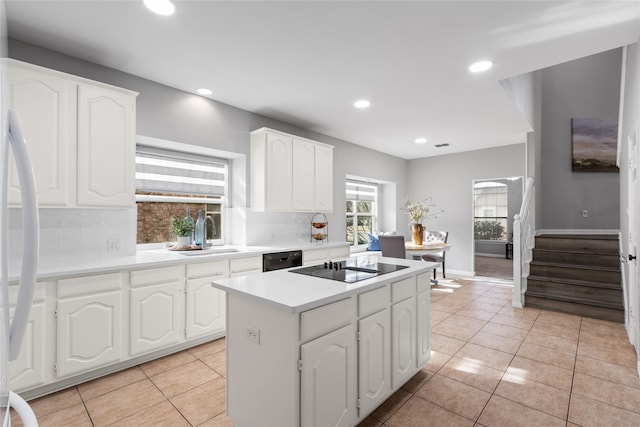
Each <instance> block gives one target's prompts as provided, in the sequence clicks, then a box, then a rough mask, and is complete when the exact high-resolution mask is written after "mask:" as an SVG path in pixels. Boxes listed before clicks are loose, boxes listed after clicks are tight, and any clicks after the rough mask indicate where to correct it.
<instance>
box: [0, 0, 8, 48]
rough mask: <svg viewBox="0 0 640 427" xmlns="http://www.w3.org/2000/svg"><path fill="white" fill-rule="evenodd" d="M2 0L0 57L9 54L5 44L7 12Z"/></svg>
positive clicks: (0, 3) (0, 9)
mask: <svg viewBox="0 0 640 427" xmlns="http://www.w3.org/2000/svg"><path fill="white" fill-rule="evenodd" d="M4 3H5V2H4V0H0V58H6V57H7V56H9V51H8V49H9V48H8V45H7V12H6V10H5V4H4Z"/></svg>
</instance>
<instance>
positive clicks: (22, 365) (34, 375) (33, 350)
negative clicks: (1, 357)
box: [9, 302, 47, 392]
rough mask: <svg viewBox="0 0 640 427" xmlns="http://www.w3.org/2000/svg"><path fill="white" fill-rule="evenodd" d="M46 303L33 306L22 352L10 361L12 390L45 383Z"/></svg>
mask: <svg viewBox="0 0 640 427" xmlns="http://www.w3.org/2000/svg"><path fill="white" fill-rule="evenodd" d="M44 313H45V309H44V303H43V302H41V303H37V304H33V305H32V306H31V310H30V312H29V322H28V323H27V329H26V330H25V334H24V338H23V339H22V346H21V348H20V353H18V357H17V358H16V360H12V361H11V362H9V374H10V378H11V390H12V391H16V392H18V391H20V390H24V389H27V388H31V387H35V386H38V385H41V384H44V357H45V354H46V353H47V352H46V351H45V342H44V329H45V324H46V323H45V314H44Z"/></svg>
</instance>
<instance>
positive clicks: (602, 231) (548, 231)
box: [536, 228, 620, 236]
mask: <svg viewBox="0 0 640 427" xmlns="http://www.w3.org/2000/svg"><path fill="white" fill-rule="evenodd" d="M541 234H577V235H583V234H585V235H586V234H615V235H619V234H620V230H619V229H611V230H607V229H585V228H580V229H566V228H562V229H553V228H547V229H544V228H543V229H540V230H536V236H540V235H541Z"/></svg>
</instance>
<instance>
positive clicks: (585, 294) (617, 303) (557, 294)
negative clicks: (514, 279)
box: [527, 278, 624, 309]
mask: <svg viewBox="0 0 640 427" xmlns="http://www.w3.org/2000/svg"><path fill="white" fill-rule="evenodd" d="M529 295H532V296H538V297H545V298H552V297H553V298H558V299H561V300H565V301H566V300H569V301H572V302H578V303H581V304H589V305H601V306H603V307H609V308H618V309H623V308H624V307H623V305H622V288H621V287H619V286H618V288H617V289H616V288H608V287H599V286H590V285H589V284H588V283H580V284H576V283H566V282H558V281H556V282H550V281H547V280H536V279H532V278H529V279H528V280H527V296H529Z"/></svg>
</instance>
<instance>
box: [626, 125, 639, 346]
mask: <svg viewBox="0 0 640 427" xmlns="http://www.w3.org/2000/svg"><path fill="white" fill-rule="evenodd" d="M637 139H638V138H637V129H636V132H635V133H634V134H633V135H630V136H629V138H628V140H627V153H628V156H629V159H628V166H629V171H628V183H627V191H628V198H629V207H628V208H627V221H628V226H629V236H628V239H629V241H628V245H629V262H628V263H627V264H628V268H629V275H628V277H627V282H628V283H627V284H626V287H627V289H625V290H624V291H625V292H624V294H625V305H626V307H625V311H626V315H627V318H626V319H625V320H626V323H627V328H628V333H629V339H630V341H631V343H632V344H633V345H634V346H635V347H636V351H637V350H638V347H639V345H640V342H639V340H640V336H639V334H640V325H639V322H640V317H639V316H638V309H639V305H640V301H639V300H638V298H639V296H640V295H639V292H638V283H639V282H640V281H639V279H638V274H639V273H640V268H638V260H637V259H632V258H633V257H637V256H638V255H639V254H638V230H639V229H640V227H639V226H638V221H639V220H640V204H639V200H638V194H639V192H640V180H639V179H638V158H639V155H638V151H639V148H638V140H637Z"/></svg>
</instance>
